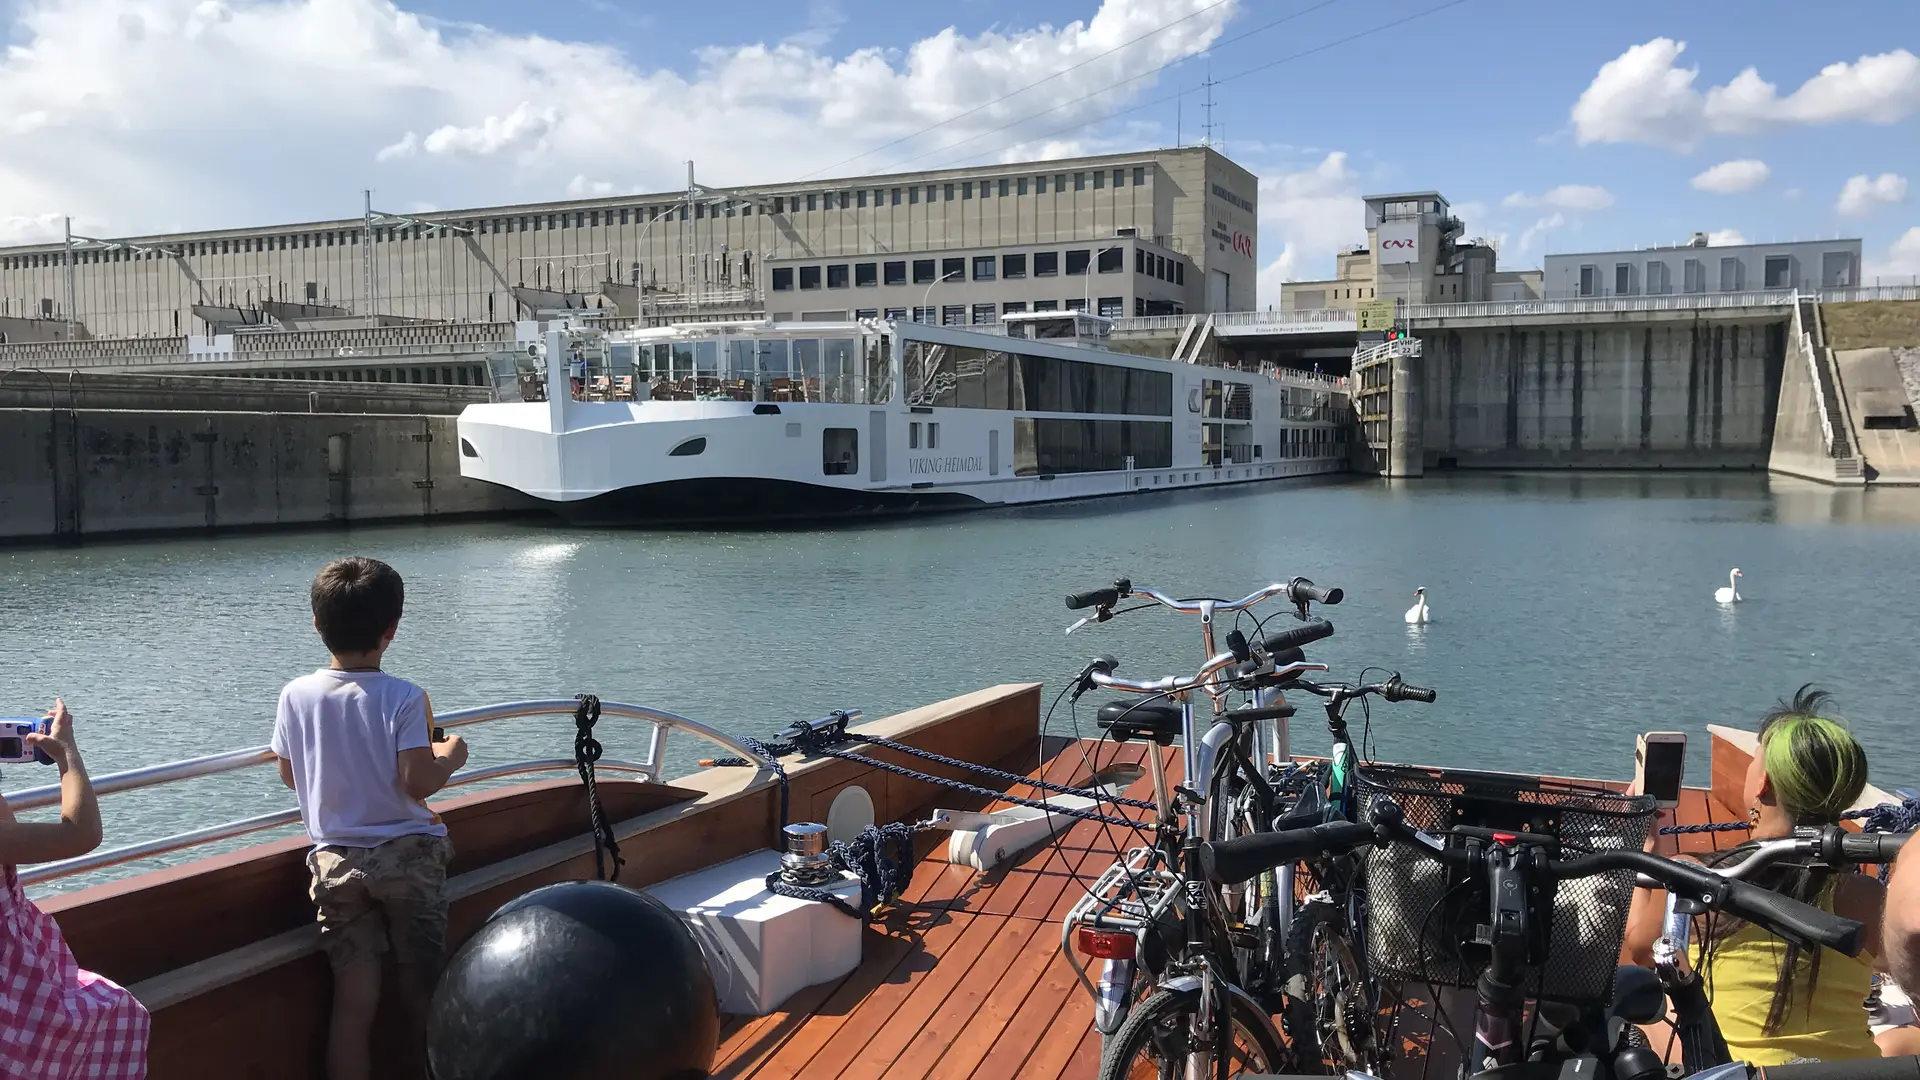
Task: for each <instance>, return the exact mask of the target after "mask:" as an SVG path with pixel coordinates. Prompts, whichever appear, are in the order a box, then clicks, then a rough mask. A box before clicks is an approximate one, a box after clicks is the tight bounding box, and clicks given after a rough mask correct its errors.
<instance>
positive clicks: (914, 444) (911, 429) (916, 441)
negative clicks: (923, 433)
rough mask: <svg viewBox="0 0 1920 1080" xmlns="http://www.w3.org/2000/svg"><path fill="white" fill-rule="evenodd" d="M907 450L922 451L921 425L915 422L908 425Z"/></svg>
mask: <svg viewBox="0 0 1920 1080" xmlns="http://www.w3.org/2000/svg"><path fill="white" fill-rule="evenodd" d="M907 449H909V450H918V449H920V423H919V421H915V422H913V423H911V424H908V425H907Z"/></svg>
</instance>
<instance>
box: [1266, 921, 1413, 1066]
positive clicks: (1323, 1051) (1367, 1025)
mask: <svg viewBox="0 0 1920 1080" xmlns="http://www.w3.org/2000/svg"><path fill="white" fill-rule="evenodd" d="M1287 953H1288V959H1289V962H1290V963H1291V964H1294V965H1297V967H1296V968H1295V970H1297V971H1298V972H1299V973H1300V974H1302V975H1303V976H1304V979H1303V983H1304V985H1303V986H1302V985H1296V984H1292V983H1290V984H1289V990H1290V991H1292V990H1298V992H1297V993H1291V994H1290V996H1289V1001H1288V1004H1287V1008H1286V1009H1285V1011H1283V1012H1282V1014H1281V1027H1282V1028H1283V1029H1284V1030H1285V1031H1286V1036H1287V1039H1288V1040H1289V1041H1290V1042H1291V1043H1292V1044H1293V1045H1294V1046H1295V1047H1297V1048H1298V1053H1299V1057H1300V1058H1301V1068H1302V1071H1306V1070H1308V1069H1312V1068H1314V1067H1316V1066H1318V1067H1319V1068H1321V1069H1324V1070H1325V1072H1326V1073H1327V1074H1329V1075H1334V1076H1338V1075H1340V1074H1342V1073H1344V1072H1346V1071H1347V1070H1349V1069H1352V1070H1356V1071H1360V1072H1367V1071H1377V1067H1379V1066H1381V1065H1383V1064H1384V1062H1385V1058H1386V1056H1387V1055H1386V1054H1385V1053H1383V1052H1382V1048H1383V1047H1384V1046H1385V1038H1384V1036H1383V1035H1382V1034H1381V1032H1380V1017H1379V1010H1378V1009H1377V1008H1376V1006H1375V996H1376V995H1375V994H1374V992H1373V990H1372V987H1371V986H1370V985H1369V984H1368V981H1367V976H1366V972H1365V970H1364V969H1363V968H1362V966H1361V963H1360V960H1359V956H1360V953H1359V951H1358V950H1356V949H1355V948H1354V947H1353V943H1352V941H1351V940H1349V937H1348V933H1347V919H1346V912H1345V911H1344V910H1343V909H1342V908H1341V907H1339V906H1338V905H1335V904H1332V903H1329V902H1327V901H1325V900H1311V901H1308V902H1307V903H1305V904H1302V905H1301V907H1300V910H1299V911H1298V912H1297V913H1296V914H1295V916H1294V921H1293V934H1292V937H1291V940H1290V941H1289V942H1288V947H1287Z"/></svg>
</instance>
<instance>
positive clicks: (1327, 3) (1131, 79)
mask: <svg viewBox="0 0 1920 1080" xmlns="http://www.w3.org/2000/svg"><path fill="white" fill-rule="evenodd" d="M1337 3H1340V0H1320V2H1319V3H1316V4H1311V5H1309V6H1307V7H1304V8H1301V9H1300V10H1299V11H1296V12H1294V13H1293V14H1291V15H1283V16H1281V17H1280V18H1278V19H1275V20H1273V21H1272V22H1270V23H1265V24H1263V25H1261V26H1256V27H1254V28H1253V29H1251V30H1248V31H1246V32H1244V33H1240V34H1236V35H1234V36H1233V37H1230V38H1227V39H1226V40H1224V41H1216V42H1214V43H1213V46H1212V47H1211V48H1210V49H1208V51H1209V52H1211V51H1213V49H1218V48H1221V47H1223V46H1226V45H1232V44H1233V43H1235V42H1238V41H1245V40H1246V39H1248V38H1250V37H1252V36H1254V35H1255V34H1263V33H1266V32H1267V31H1268V30H1271V29H1273V28H1274V27H1276V26H1279V25H1281V24H1282V23H1288V22H1292V21H1293V20H1295V19H1298V18H1300V17H1302V16H1305V15H1311V14H1313V13H1314V12H1316V11H1319V10H1320V9H1322V8H1327V7H1332V6H1333V5H1335V4H1337ZM1190 59H1192V57H1188V56H1182V57H1179V58H1178V59H1175V60H1169V61H1167V62H1166V63H1164V64H1161V65H1160V66H1159V67H1156V68H1152V69H1150V70H1147V71H1143V72H1140V73H1139V74H1138V75H1129V76H1127V77H1126V78H1124V79H1121V80H1120V81H1119V82H1116V83H1109V84H1108V85H1106V86H1102V87H1100V88H1099V89H1097V90H1093V91H1090V92H1088V93H1085V94H1081V95H1080V96H1079V97H1077V98H1069V99H1067V100H1066V101H1063V102H1060V103H1059V104H1058V105H1054V106H1052V107H1051V108H1046V109H1042V110H1040V111H1039V112H1037V113H1030V114H1028V115H1026V116H1023V117H1021V118H1019V119H1018V120H1014V121H1011V122H1009V123H1006V124H1002V125H1001V126H999V127H997V128H992V129H990V130H988V131H983V132H980V133H979V134H978V135H971V136H968V137H967V138H964V139H961V140H959V141H958V142H950V143H947V144H946V145H945V146H936V147H934V148H933V149H931V150H928V151H927V152H925V153H923V154H917V155H915V156H913V157H910V158H906V159H905V160H902V161H896V162H894V163H893V164H891V165H889V166H887V168H889V169H897V168H899V167H900V166H902V165H911V164H913V163H914V162H916V161H919V160H921V159H923V158H929V157H932V156H933V155H935V154H938V153H941V152H943V151H946V150H951V149H953V148H954V147H956V146H965V145H967V144H968V143H970V142H977V141H979V140H981V139H984V138H986V137H988V136H989V135H997V134H999V133H1000V132H1002V131H1005V130H1007V129H1008V128H1012V127H1018V126H1019V125H1021V124H1024V123H1026V122H1027V121H1029V120H1037V119H1039V118H1040V117H1042V116H1046V115H1047V114H1048V113H1056V112H1059V111H1060V110H1061V109H1064V108H1066V107H1067V106H1069V105H1078V104H1079V103H1080V102H1083V101H1087V100H1090V99H1092V98H1097V97H1099V96H1100V95H1102V94H1104V93H1106V92H1107V91H1109V90H1117V89H1119V88H1120V87H1122V86H1126V85H1127V84H1128V83H1135V82H1139V81H1140V80H1141V79H1151V78H1153V77H1154V76H1155V75H1158V74H1160V73H1161V72H1163V71H1165V70H1167V69H1168V68H1170V67H1174V66H1175V65H1178V64H1184V63H1186V62H1187V61H1188V60H1190ZM1221 81H1223V82H1224V81H1225V80H1221ZM1164 100H1166V99H1165V98H1161V99H1159V101H1164ZM1154 104H1158V101H1156V102H1154ZM1128 111H1132V110H1128ZM1116 115H1118V114H1116ZM875 171H878V170H870V171H869V173H868V175H871V174H872V172H875Z"/></svg>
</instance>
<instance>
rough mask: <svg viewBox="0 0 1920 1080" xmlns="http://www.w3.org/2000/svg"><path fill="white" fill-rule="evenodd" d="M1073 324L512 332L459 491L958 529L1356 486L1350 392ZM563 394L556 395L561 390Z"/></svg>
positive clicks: (617, 518)
mask: <svg viewBox="0 0 1920 1080" xmlns="http://www.w3.org/2000/svg"><path fill="white" fill-rule="evenodd" d="M1111 327H1112V324H1111V322H1110V321H1109V320H1106V319H1103V318H1100V317H1097V316H1093V315H1089V314H1085V313H1082V312H1074V311H1067V312H1032V313H1027V314H1015V315H1008V316H1006V317H1005V318H1004V320H1003V321H1002V322H1001V323H999V324H997V325H996V326H995V327H993V328H991V329H989V328H985V327H955V326H930V325H924V324H920V323H908V322H899V323H895V322H883V321H871V320H868V321H861V322H855V323H815V322H800V323H773V322H752V323H739V322H736V323H692V324H684V325H677V326H667V327H657V328H649V329H637V330H604V331H603V330H599V329H594V328H592V327H591V326H590V325H574V326H565V325H562V324H557V323H550V324H547V325H546V327H545V328H542V327H541V326H540V325H539V324H535V323H526V324H522V330H521V338H522V353H523V354H524V357H523V359H522V360H521V363H520V368H521V370H520V371H518V372H517V373H505V372H503V373H499V374H501V375H503V376H504V379H503V380H501V381H503V382H504V383H505V384H506V386H507V391H506V393H505V394H504V395H503V396H505V397H509V398H519V399H521V400H509V401H501V402H496V403H492V404H483V405H470V406H468V407H467V409H466V411H465V412H463V413H462V414H461V415H460V420H459V433H460V455H461V457H460V471H461V473H462V474H463V475H465V476H469V477H473V478H475V479H478V480H484V481H487V482H489V483H494V484H501V485H504V486H506V487H510V488H515V489H517V490H519V491H522V492H525V493H527V494H529V495H532V496H534V497H536V498H539V499H542V500H545V501H546V502H547V503H549V504H551V506H552V508H553V509H554V511H555V512H556V513H558V514H560V515H561V516H563V517H565V518H567V519H569V520H573V521H578V522H583V523H600V524H659V525H670V524H720V523H752V522H762V521H777V520H793V519H810V518H833V517H844V516H861V515H879V514H898V513H907V512H915V511H934V510H959V509H968V508H975V507H983V506H1005V505H1014V504H1025V503H1044V502H1057V501H1061V500H1066V499H1085V498H1092V497H1096V496H1104V495H1128V494H1147V493H1152V492H1158V491H1171V490H1178V489H1183V488H1197V487H1207V486H1214V485H1223V484H1245V483H1256V482H1260V481H1270V480H1276V479H1280V478H1284V477H1296V476H1309V475H1315V474H1321V473H1336V472H1344V471H1345V470H1346V468H1347V451H1348V445H1347V430H1348V426H1347V424H1346V422H1345V420H1346V413H1347V409H1348V403H1347V394H1346V387H1345V385H1344V382H1343V381H1341V380H1335V379H1331V378H1328V377H1324V376H1319V375H1313V374H1308V373H1305V372H1293V371H1287V370H1278V369H1274V370H1270V371H1268V372H1266V373H1254V372H1247V371H1239V370H1230V369H1225V368H1216V367H1207V366H1202V365H1197V364H1188V363H1176V362H1169V361H1165V360H1156V359H1150V358H1147V357H1139V356H1133V355H1130V354H1127V353H1122V352H1115V351H1112V350H1111V349H1109V348H1108V347H1107V342H1108V337H1109V335H1110V333H1111ZM550 387H551V388H560V392H557V393H549V392H548V391H549V388H550Z"/></svg>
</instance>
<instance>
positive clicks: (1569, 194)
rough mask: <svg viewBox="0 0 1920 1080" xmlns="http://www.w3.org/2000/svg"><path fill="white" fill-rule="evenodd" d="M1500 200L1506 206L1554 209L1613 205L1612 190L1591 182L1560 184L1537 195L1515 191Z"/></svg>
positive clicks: (1589, 208) (1594, 208) (1602, 208)
mask: <svg viewBox="0 0 1920 1080" xmlns="http://www.w3.org/2000/svg"><path fill="white" fill-rule="evenodd" d="M1502 202H1503V204H1504V205H1506V206H1546V207H1552V208H1553V209H1555V210H1605V209H1606V208H1607V207H1609V206H1612V205H1613V192H1611V191H1608V190H1607V189H1606V188H1603V187H1595V186H1593V185H1592V184H1561V185H1560V186H1559V187H1557V188H1549V189H1548V190H1546V191H1543V192H1541V193H1540V194H1538V195H1528V194H1526V193H1525V192H1521V191H1516V192H1514V193H1513V194H1511V195H1509V196H1507V197H1506V198H1505V199H1504V200H1502Z"/></svg>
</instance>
